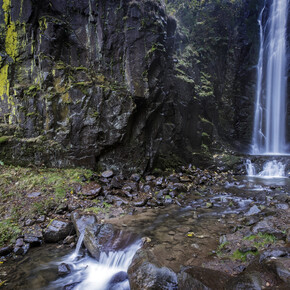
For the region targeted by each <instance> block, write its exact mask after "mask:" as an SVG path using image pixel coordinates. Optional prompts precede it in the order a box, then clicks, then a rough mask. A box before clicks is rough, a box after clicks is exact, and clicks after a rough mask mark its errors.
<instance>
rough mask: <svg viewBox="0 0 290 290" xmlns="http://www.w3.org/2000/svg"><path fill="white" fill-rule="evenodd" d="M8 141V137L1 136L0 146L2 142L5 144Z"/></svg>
mask: <svg viewBox="0 0 290 290" xmlns="http://www.w3.org/2000/svg"><path fill="white" fill-rule="evenodd" d="M9 139H10V137H9V136H2V137H0V144H1V143H4V142H7V141H8V140H9Z"/></svg>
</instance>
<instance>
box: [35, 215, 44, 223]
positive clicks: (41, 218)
mask: <svg viewBox="0 0 290 290" xmlns="http://www.w3.org/2000/svg"><path fill="white" fill-rule="evenodd" d="M36 222H37V223H43V222H45V215H42V216H40V217H39V218H37V220H36Z"/></svg>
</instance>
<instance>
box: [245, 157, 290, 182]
mask: <svg viewBox="0 0 290 290" xmlns="http://www.w3.org/2000/svg"><path fill="white" fill-rule="evenodd" d="M245 166H246V171H247V175H248V176H250V177H261V178H284V177H286V173H285V167H286V166H285V164H283V163H282V162H279V161H277V160H272V161H268V162H266V163H265V164H264V166H263V170H262V171H260V172H259V173H256V168H255V164H253V163H252V162H251V160H249V159H247V160H246V164H245Z"/></svg>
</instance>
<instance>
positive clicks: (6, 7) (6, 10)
mask: <svg viewBox="0 0 290 290" xmlns="http://www.w3.org/2000/svg"><path fill="white" fill-rule="evenodd" d="M2 8H3V11H4V19H5V23H6V25H7V24H8V23H9V18H10V9H11V0H3V5H2Z"/></svg>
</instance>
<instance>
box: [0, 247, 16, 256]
mask: <svg viewBox="0 0 290 290" xmlns="http://www.w3.org/2000/svg"><path fill="white" fill-rule="evenodd" d="M12 251H13V247H12V246H8V247H3V248H0V256H1V257H2V256H6V255H8V254H10V253H11V252H12Z"/></svg>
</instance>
